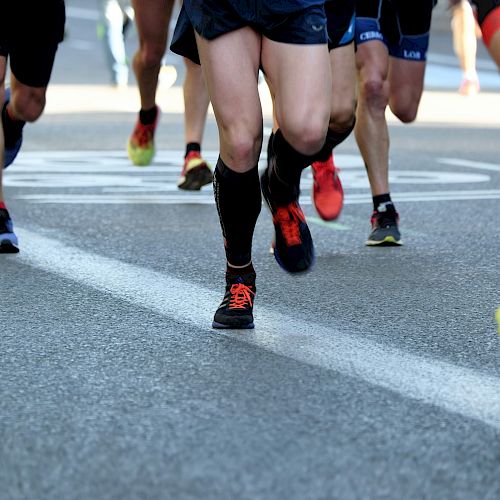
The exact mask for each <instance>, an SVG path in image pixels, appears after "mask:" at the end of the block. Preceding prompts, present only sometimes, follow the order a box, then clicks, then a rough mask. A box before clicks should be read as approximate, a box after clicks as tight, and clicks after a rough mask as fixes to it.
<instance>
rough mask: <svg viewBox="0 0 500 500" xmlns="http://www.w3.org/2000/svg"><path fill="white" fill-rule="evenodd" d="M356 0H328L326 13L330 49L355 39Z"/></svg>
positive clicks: (347, 43)
mask: <svg viewBox="0 0 500 500" xmlns="http://www.w3.org/2000/svg"><path fill="white" fill-rule="evenodd" d="M355 10H356V5H355V0H327V1H326V2H325V13H326V21H327V31H328V48H329V49H330V50H332V49H336V48H338V47H343V46H344V45H349V44H350V43H352V42H353V41H354V33H355V27H356V26H355V25H356V14H355Z"/></svg>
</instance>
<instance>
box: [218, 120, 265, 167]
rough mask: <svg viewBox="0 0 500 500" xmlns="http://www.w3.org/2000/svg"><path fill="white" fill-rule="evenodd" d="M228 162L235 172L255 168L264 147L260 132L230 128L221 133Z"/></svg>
mask: <svg viewBox="0 0 500 500" xmlns="http://www.w3.org/2000/svg"><path fill="white" fill-rule="evenodd" d="M221 136H222V137H221V140H222V142H223V143H224V149H225V151H226V153H227V155H228V156H229V158H227V160H228V161H229V164H230V165H231V168H233V170H235V171H246V170H248V169H249V168H251V167H253V166H255V165H256V164H257V161H258V159H259V153H260V149H261V146H262V134H261V132H260V131H252V130H249V129H248V128H246V127H245V128H243V127H234V126H233V127H228V128H225V130H223V131H222V133H221Z"/></svg>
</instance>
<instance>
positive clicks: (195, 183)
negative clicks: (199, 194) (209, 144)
mask: <svg viewBox="0 0 500 500" xmlns="http://www.w3.org/2000/svg"><path fill="white" fill-rule="evenodd" d="M212 180H213V174H212V169H211V168H210V165H209V164H208V163H207V162H206V161H205V160H204V159H203V158H202V157H201V155H200V153H199V151H190V152H189V153H188V154H187V156H186V158H185V159H184V167H183V168H182V172H181V176H180V178H179V181H178V182H177V186H178V187H179V189H184V190H186V191H199V190H200V189H201V188H202V187H203V186H206V185H207V184H210V183H211V182H212Z"/></svg>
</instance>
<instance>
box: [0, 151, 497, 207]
mask: <svg viewBox="0 0 500 500" xmlns="http://www.w3.org/2000/svg"><path fill="white" fill-rule="evenodd" d="M204 156H205V157H206V159H207V161H209V162H210V163H211V164H212V165H214V164H215V162H216V161H217V157H218V152H217V151H205V152H204ZM182 158H183V152H182V151H180V150H164V151H159V152H158V153H157V155H156V159H155V164H154V165H152V166H151V167H148V168H137V167H133V166H131V165H130V162H129V160H128V158H127V156H126V154H125V152H124V151H45V152H22V153H21V154H20V155H19V159H18V161H17V162H16V166H15V168H12V169H9V170H8V171H7V172H6V175H5V177H4V184H5V186H9V187H18V188H21V187H22V188H37V191H36V192H35V193H33V192H31V193H26V192H25V191H23V192H22V193H21V194H17V195H14V197H15V198H17V199H21V200H26V201H28V202H31V203H59V204H86V203H88V204H162V205H163V204H212V203H213V195H212V189H211V186H206V187H204V188H203V189H202V191H201V192H197V193H193V192H181V191H179V190H178V188H177V179H178V176H179V174H180V170H181V166H180V164H181V159H182ZM336 159H337V163H338V164H339V165H341V166H342V174H341V177H342V183H343V185H344V188H345V190H346V199H345V203H346V205H349V204H358V203H368V202H369V201H370V199H371V197H370V195H369V185H368V179H367V176H366V172H365V169H364V166H363V160H362V158H361V156H360V155H347V154H346V155H344V154H339V155H337V156H336ZM437 162H438V163H442V164H446V165H451V166H457V165H458V166H463V167H466V168H471V169H473V170H487V171H492V172H499V171H500V165H496V164H492V163H482V162H474V161H470V160H462V159H457V158H440V159H437ZM265 163H266V159H265V155H264V156H263V157H262V158H261V161H260V166H261V167H262V168H263V167H264V166H265ZM490 180H491V176H490V175H488V174H485V173H479V172H477V171H476V172H474V171H473V172H455V171H454V170H451V171H446V170H444V171H436V170H433V169H429V170H398V169H391V171H390V181H391V183H392V184H407V185H408V184H409V185H439V184H446V185H449V184H467V185H468V186H471V185H472V184H474V183H476V184H480V183H483V184H486V183H488V182H489V181H490ZM312 183H313V179H312V174H311V169H306V170H305V172H304V174H303V176H302V183H301V187H302V190H303V192H305V193H306V192H307V193H309V192H310V189H311V187H312ZM41 188H50V189H59V191H55V192H54V191H51V192H48V193H43V192H40V189H41ZM66 188H73V192H72V193H71V194H69V193H67V192H65V191H66ZM77 188H81V191H80V192H78V191H76V190H77ZM88 188H95V189H94V190H93V192H91V193H89V192H88ZM358 189H359V190H364V191H365V192H366V194H364V193H359V192H358V193H353V192H352V191H353V190H358ZM499 193H500V190H498V189H496V190H495V189H475V190H470V189H469V190H460V191H459V190H446V191H443V190H439V191H438V190H432V191H419V192H402V193H398V192H395V193H394V199H395V200H396V201H399V202H431V201H460V200H494V199H498V198H499ZM301 203H302V204H304V205H310V204H311V199H310V197H309V196H303V197H302V198H301Z"/></svg>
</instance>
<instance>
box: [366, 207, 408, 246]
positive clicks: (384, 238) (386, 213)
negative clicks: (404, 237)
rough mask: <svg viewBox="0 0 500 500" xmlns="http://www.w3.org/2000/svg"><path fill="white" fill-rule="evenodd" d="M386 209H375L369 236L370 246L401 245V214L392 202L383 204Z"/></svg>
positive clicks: (367, 243)
mask: <svg viewBox="0 0 500 500" xmlns="http://www.w3.org/2000/svg"><path fill="white" fill-rule="evenodd" d="M381 206H382V208H383V209H384V210H380V207H379V209H378V210H374V212H373V214H372V218H371V224H372V232H371V233H370V236H368V240H367V241H366V245H368V246H370V247H371V246H400V245H402V244H403V242H402V241H401V233H400V232H399V229H398V223H399V215H398V213H397V212H396V209H395V208H394V205H393V204H392V203H387V204H383V205H381Z"/></svg>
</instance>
